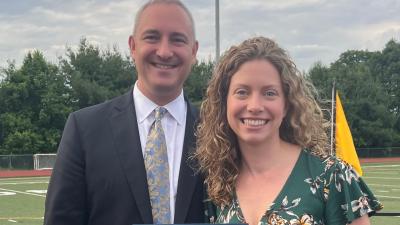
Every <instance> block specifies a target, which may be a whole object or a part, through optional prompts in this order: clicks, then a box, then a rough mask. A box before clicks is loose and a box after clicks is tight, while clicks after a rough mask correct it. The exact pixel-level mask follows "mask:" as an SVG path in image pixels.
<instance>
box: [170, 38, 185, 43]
mask: <svg viewBox="0 0 400 225" xmlns="http://www.w3.org/2000/svg"><path fill="white" fill-rule="evenodd" d="M172 41H173V42H175V43H186V40H185V39H184V38H173V39H172Z"/></svg>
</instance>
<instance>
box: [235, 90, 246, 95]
mask: <svg viewBox="0 0 400 225" xmlns="http://www.w3.org/2000/svg"><path fill="white" fill-rule="evenodd" d="M235 94H236V95H238V96H246V95H247V91H246V90H242V89H241V90H237V91H236V93H235Z"/></svg>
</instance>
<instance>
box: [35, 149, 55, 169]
mask: <svg viewBox="0 0 400 225" xmlns="http://www.w3.org/2000/svg"><path fill="white" fill-rule="evenodd" d="M56 157H57V154H56V153H47V154H43V153H39V154H34V155H33V168H34V169H35V170H46V169H53V166H54V163H55V162H56Z"/></svg>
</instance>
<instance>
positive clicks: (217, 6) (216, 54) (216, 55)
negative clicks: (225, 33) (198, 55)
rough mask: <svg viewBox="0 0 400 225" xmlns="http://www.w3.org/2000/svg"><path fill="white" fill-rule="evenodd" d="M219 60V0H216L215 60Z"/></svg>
mask: <svg viewBox="0 0 400 225" xmlns="http://www.w3.org/2000/svg"><path fill="white" fill-rule="evenodd" d="M218 60H219V0H215V62H216V63H217V62H218Z"/></svg>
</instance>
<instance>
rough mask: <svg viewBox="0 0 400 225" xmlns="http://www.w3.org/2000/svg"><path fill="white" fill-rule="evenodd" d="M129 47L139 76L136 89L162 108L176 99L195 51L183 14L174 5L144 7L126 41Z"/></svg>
mask: <svg viewBox="0 0 400 225" xmlns="http://www.w3.org/2000/svg"><path fill="white" fill-rule="evenodd" d="M129 46H130V50H131V56H132V58H133V59H134V60H135V65H136V69H137V72H138V88H139V89H140V90H141V91H142V92H143V94H145V95H146V96H147V97H148V98H150V99H151V100H153V101H154V102H156V103H164V104H166V103H168V101H170V100H173V99H174V98H175V97H177V96H178V95H179V94H180V92H181V90H182V87H183V83H184V82H185V80H186V78H187V77H188V75H189V73H190V70H191V67H192V65H193V63H194V62H195V61H196V53H197V49H198V43H197V41H195V39H194V34H193V30H192V24H191V22H190V19H189V17H188V15H187V14H186V13H185V11H184V10H183V9H182V8H180V7H179V6H177V5H174V4H155V5H151V6H149V7H147V8H146V9H145V10H144V11H143V13H142V15H141V17H140V18H139V22H138V24H137V27H136V32H135V34H134V36H131V37H130V38H129ZM160 97H161V98H164V100H165V101H167V102H165V101H163V100H160Z"/></svg>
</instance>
